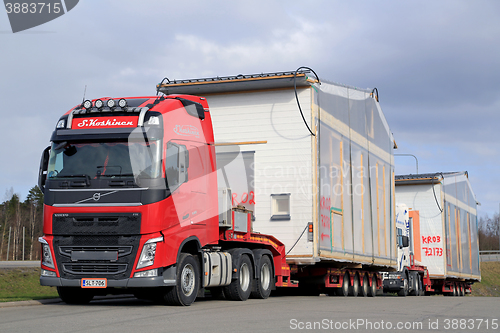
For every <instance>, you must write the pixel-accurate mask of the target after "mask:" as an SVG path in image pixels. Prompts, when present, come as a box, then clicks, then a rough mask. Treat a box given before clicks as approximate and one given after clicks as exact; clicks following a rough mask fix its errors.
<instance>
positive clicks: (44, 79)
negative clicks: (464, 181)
mask: <svg viewBox="0 0 500 333" xmlns="http://www.w3.org/2000/svg"><path fill="white" fill-rule="evenodd" d="M0 52H1V53H0V60H1V61H0V113H1V115H2V119H1V122H0V124H1V127H2V128H1V131H0V139H1V140H2V142H3V144H2V145H0V154H1V156H2V159H1V161H2V163H0V200H1V201H3V199H5V198H4V195H3V194H4V193H5V192H6V191H7V190H8V189H10V188H11V187H13V188H14V191H15V192H16V193H18V194H20V195H21V198H22V199H23V200H24V198H25V197H26V194H27V193H28V190H29V189H30V188H31V187H33V186H34V185H36V183H37V172H38V165H39V160H40V155H41V152H42V150H43V149H44V148H45V147H46V146H47V145H48V144H49V139H50V135H51V133H52V131H53V129H54V126H55V124H56V122H57V120H58V119H59V117H60V116H61V115H62V114H63V113H65V112H66V111H67V110H69V109H70V108H72V107H73V106H75V105H76V104H79V103H80V102H81V101H82V97H83V92H84V87H85V85H87V98H99V97H104V96H134V95H154V94H155V85H156V84H157V83H158V82H160V81H161V79H162V78H163V77H168V78H169V79H187V78H200V77H211V76H227V75H236V74H240V73H241V74H253V73H262V72H277V71H294V70H295V69H296V68H298V67H300V66H308V67H311V68H313V69H314V70H315V72H316V73H318V75H319V76H320V77H321V78H323V79H328V80H329V81H333V82H339V83H343V84H347V85H351V86H356V87H360V88H370V89H371V88H373V87H377V88H378V91H379V96H380V104H381V106H382V109H383V111H384V113H385V115H386V118H387V121H388V123H389V126H390V128H391V130H392V132H393V133H394V137H395V139H396V141H397V144H398V147H399V148H398V150H396V151H395V153H397V154H413V155H415V156H417V158H418V168H419V172H420V173H425V172H439V171H443V172H444V171H468V172H469V179H470V182H471V184H472V188H473V190H474V192H475V194H476V197H477V200H478V201H479V202H481V206H480V207H479V215H480V216H484V215H486V214H488V215H489V216H491V215H493V214H494V213H496V212H498V209H499V203H500V195H499V193H500V191H499V187H500V172H499V171H500V170H499V167H498V165H499V164H500V131H499V129H498V127H499V124H500V1H495V0H491V1H487V0H484V1H483V0H474V1H458V0H453V1H396V0H394V1H383V0H377V1H334V0H325V1H303V0H301V1H294V0H286V1H272V0H266V1H260V0H251V1H234V0H233V1H207V0H203V1H202V0H193V1H189V0H185V1H159V0H157V1H154V0H146V1H133V0H119V1H118V0H115V1H106V0H103V1H91V0H87V1H85V0H82V1H80V2H79V3H78V5H77V6H76V7H75V8H74V9H73V10H71V11H70V12H68V13H67V14H65V15H63V16H61V17H59V18H57V19H55V20H53V21H51V22H48V23H46V24H44V25H41V26H38V27H35V28H32V29H30V30H27V31H24V32H19V33H16V34H13V33H12V31H11V28H10V25H9V20H8V17H7V14H6V12H5V11H4V10H0ZM395 161H396V174H406V173H415V172H416V167H415V160H414V159H413V158H412V157H398V156H397V157H395Z"/></svg>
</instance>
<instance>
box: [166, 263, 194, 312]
mask: <svg viewBox="0 0 500 333" xmlns="http://www.w3.org/2000/svg"><path fill="white" fill-rule="evenodd" d="M176 275H177V276H176V279H175V281H176V282H175V286H173V287H171V288H170V289H169V290H168V291H167V292H166V293H165V295H164V299H165V302H166V303H167V304H169V305H181V306H188V305H191V304H192V303H193V302H194V301H195V299H196V296H197V295H198V289H199V288H200V268H199V265H198V260H197V259H196V258H195V257H194V256H193V255H191V254H189V253H181V255H180V257H179V264H178V265H177V274H176Z"/></svg>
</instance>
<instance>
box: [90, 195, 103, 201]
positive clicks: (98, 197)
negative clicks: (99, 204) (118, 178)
mask: <svg viewBox="0 0 500 333" xmlns="http://www.w3.org/2000/svg"><path fill="white" fill-rule="evenodd" d="M92 199H94V201H99V200H100V199H101V193H94V195H93V196H92Z"/></svg>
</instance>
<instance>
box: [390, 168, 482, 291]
mask: <svg viewBox="0 0 500 333" xmlns="http://www.w3.org/2000/svg"><path fill="white" fill-rule="evenodd" d="M396 199H397V201H398V203H399V202H404V203H405V204H406V205H407V206H406V205H401V207H400V209H399V210H398V212H399V213H400V214H401V216H402V219H403V220H405V221H407V230H408V233H409V234H408V236H409V238H410V242H409V243H410V244H409V245H410V249H409V258H411V263H408V264H407V265H403V266H405V267H403V268H402V267H399V269H398V274H400V276H399V277H400V278H402V279H406V280H407V281H408V283H407V286H406V287H404V288H405V289H406V291H401V292H400V293H401V294H405V293H406V292H408V291H409V292H412V289H413V288H414V287H413V286H418V283H419V281H418V280H416V281H417V282H413V280H414V279H413V276H417V275H419V276H420V278H421V279H422V280H421V281H420V283H421V285H423V287H424V288H423V289H424V290H423V291H424V292H425V293H426V294H445V295H453V296H463V295H464V294H465V293H470V286H471V284H473V283H474V282H479V281H481V272H480V267H479V262H480V261H479V245H478V225H477V205H478V202H477V200H476V197H475V195H474V192H473V191H472V187H471V185H470V182H469V178H468V173H467V172H447V173H442V172H439V173H434V174H419V175H400V176H396ZM398 207H399V206H398ZM405 210H406V211H407V213H406V215H405V213H404V211H405ZM418 272H420V273H418ZM392 274H393V275H394V273H392ZM405 274H406V275H405ZM392 277H393V279H392V280H394V278H398V277H397V276H396V277H394V276H392ZM384 281H385V280H384ZM387 283H389V282H387ZM385 284H386V282H384V285H385ZM402 288H403V287H402ZM418 291H420V290H418V289H417V292H418Z"/></svg>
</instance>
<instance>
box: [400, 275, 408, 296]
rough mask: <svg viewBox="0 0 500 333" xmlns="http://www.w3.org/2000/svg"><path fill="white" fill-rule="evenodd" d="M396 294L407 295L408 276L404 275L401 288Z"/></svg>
mask: <svg viewBox="0 0 500 333" xmlns="http://www.w3.org/2000/svg"><path fill="white" fill-rule="evenodd" d="M398 296H402V297H406V296H408V277H407V276H405V278H404V281H403V288H402V289H400V290H399V291H398Z"/></svg>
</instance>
